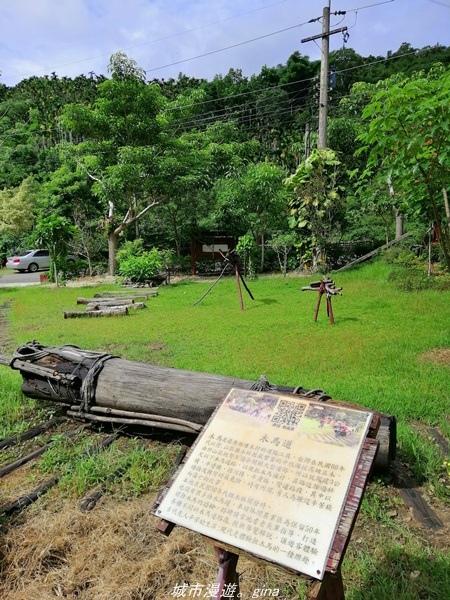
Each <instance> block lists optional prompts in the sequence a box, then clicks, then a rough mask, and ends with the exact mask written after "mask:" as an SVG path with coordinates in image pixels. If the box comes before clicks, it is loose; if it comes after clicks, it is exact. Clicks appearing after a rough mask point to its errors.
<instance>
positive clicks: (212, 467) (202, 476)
mask: <svg viewBox="0 0 450 600" xmlns="http://www.w3.org/2000/svg"><path fill="white" fill-rule="evenodd" d="M372 416H373V415H372V413H369V412H363V411H359V410H353V409H350V408H346V407H342V406H339V407H338V406H333V405H329V404H327V403H321V402H313V401H308V400H305V399H303V398H296V397H295V396H293V395H290V396H287V395H279V394H275V393H272V392H255V391H249V390H241V389H232V390H231V391H230V392H229V394H228V395H227V397H226V398H225V400H224V401H223V402H222V404H221V405H220V406H219V408H218V409H217V411H216V412H215V413H214V415H213V416H212V418H211V419H210V421H209V422H208V424H207V425H206V426H205V428H204V430H203V432H202V434H201V436H200V437H199V438H198V440H197V442H196V444H195V446H194V447H193V449H192V450H191V452H190V454H189V456H188V458H187V460H186V462H185V464H184V465H183V466H182V467H181V469H180V471H179V473H178V474H177V475H176V477H175V478H174V481H173V482H172V484H171V486H170V487H169V488H168V489H167V490H166V494H165V495H164V497H163V498H162V500H161V501H160V503H159V505H158V507H157V508H156V510H155V513H154V514H155V515H156V516H158V517H161V518H163V519H165V520H167V521H170V522H173V523H176V524H178V525H182V526H184V527H186V528H188V529H191V530H194V531H197V532H199V533H201V534H203V535H205V536H207V537H209V538H212V539H214V540H217V541H218V542H222V543H223V544H227V545H230V546H233V547H235V548H240V549H242V550H244V551H245V552H248V553H250V554H253V555H255V556H258V557H260V558H263V559H266V560H269V561H271V562H274V563H277V564H279V565H281V566H284V567H287V568H289V569H292V570H294V571H297V572H300V573H304V574H306V575H310V576H312V577H315V578H316V579H322V578H323V576H324V573H325V566H326V562H327V558H328V555H329V552H330V547H331V544H332V542H333V539H334V535H335V531H336V528H337V526H338V523H339V519H340V516H341V513H342V510H343V507H344V503H345V499H346V496H347V493H348V490H349V486H350V483H351V480H352V477H353V474H354V470H355V468H356V465H357V463H358V459H359V456H360V453H361V449H362V445H363V442H364V439H365V437H366V433H367V430H368V428H369V425H370V422H371V419H372Z"/></svg>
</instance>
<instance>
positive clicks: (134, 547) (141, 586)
mask: <svg viewBox="0 0 450 600" xmlns="http://www.w3.org/2000/svg"><path fill="white" fill-rule="evenodd" d="M152 502H153V497H150V496H147V497H141V498H139V499H136V500H133V501H131V502H126V503H122V504H118V503H117V502H114V501H111V500H108V499H106V500H105V501H104V502H103V503H102V504H101V505H100V506H98V507H97V508H96V509H95V510H94V511H92V512H91V513H82V512H81V511H80V510H79V509H78V507H75V506H73V505H70V506H69V505H67V504H66V505H65V507H63V509H62V510H60V512H57V513H54V512H52V511H51V510H50V509H45V510H41V511H39V512H36V513H35V514H32V512H28V514H27V519H26V520H25V521H24V522H22V523H19V522H18V523H16V524H15V525H14V526H11V527H10V528H9V529H7V531H6V532H5V533H4V534H3V538H4V539H3V543H2V546H3V547H4V556H3V573H2V579H1V581H0V596H1V598H2V599H3V600H30V598H36V599H39V600H47V599H50V598H52V599H53V598H55V597H56V598H57V597H61V598H67V599H75V598H76V599H77V600H93V599H95V600H150V599H152V600H163V599H164V600H167V598H168V597H170V596H171V593H172V591H173V588H174V586H175V584H182V583H188V584H189V585H194V584H196V583H199V584H201V585H204V586H205V588H204V589H206V586H208V585H210V584H212V583H214V581H215V578H216V574H217V561H216V558H215V555H214V552H213V549H212V547H211V546H210V545H209V544H207V543H206V542H205V541H204V540H203V539H202V538H201V536H199V535H196V534H194V533H192V532H189V531H186V530H184V529H182V528H180V527H177V528H175V530H174V532H173V533H172V534H171V536H170V537H169V538H165V537H164V536H163V535H161V534H159V533H157V532H156V531H155V526H156V523H157V519H156V518H155V517H153V516H152V515H151V514H150V512H149V510H150V507H151V505H152ZM238 570H239V571H240V573H241V574H242V575H241V590H242V592H243V597H251V595H252V593H253V590H254V589H255V588H258V587H259V588H262V587H267V584H268V582H269V581H273V582H275V581H276V582H277V586H279V585H281V584H283V585H286V586H287V587H289V586H290V584H291V583H292V580H293V577H291V576H289V575H288V574H284V573H280V571H279V570H277V569H275V568H272V567H268V566H264V565H259V564H257V563H256V562H253V561H250V560H246V559H245V558H241V559H240V560H239V565H238ZM280 581H281V584H280ZM291 591H292V593H293V592H294V590H293V588H291ZM283 597H284V598H287V597H288V596H286V595H284V596H283ZM291 597H297V596H296V595H294V593H293V595H292V596H291Z"/></svg>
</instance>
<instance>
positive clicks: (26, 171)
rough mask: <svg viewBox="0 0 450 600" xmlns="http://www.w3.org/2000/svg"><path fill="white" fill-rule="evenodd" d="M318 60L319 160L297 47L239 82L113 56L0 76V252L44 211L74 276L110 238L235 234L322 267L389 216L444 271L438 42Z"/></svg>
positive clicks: (392, 231) (256, 254)
mask: <svg viewBox="0 0 450 600" xmlns="http://www.w3.org/2000/svg"><path fill="white" fill-rule="evenodd" d="M330 65H333V67H334V69H335V71H336V78H335V82H333V86H334V90H333V92H332V94H331V100H330V110H329V127H328V146H329V148H328V149H327V150H326V151H325V154H322V155H321V154H320V153H318V152H317V151H314V145H315V139H316V128H317V116H318V107H317V99H316V95H317V94H316V92H317V89H316V88H317V75H318V72H319V68H320V65H319V63H318V62H317V61H310V60H309V58H308V57H306V56H302V55H301V54H300V53H299V52H295V53H294V54H292V56H290V57H289V58H288V60H287V61H286V64H283V65H277V66H276V67H267V66H264V67H263V68H262V69H261V72H260V73H259V74H257V75H254V76H252V77H250V78H248V77H245V76H244V75H243V74H242V72H241V71H240V70H239V69H230V71H229V72H228V73H227V74H226V75H224V76H223V75H217V76H216V77H214V78H213V80H212V81H206V80H199V79H195V78H188V77H186V76H184V75H183V74H180V75H179V77H178V78H177V79H169V80H162V81H159V80H153V81H151V82H147V81H146V77H145V72H144V71H143V69H142V68H140V67H139V66H138V65H137V64H136V63H135V61H133V60H132V59H131V58H129V57H127V56H126V55H125V54H123V53H121V52H118V53H116V54H114V55H112V57H111V60H110V65H109V77H104V76H101V77H96V76H92V77H90V78H86V77H84V76H79V77H76V78H74V79H70V78H67V77H63V78H59V77H58V76H57V75H56V74H55V73H53V74H52V75H51V76H45V77H32V78H29V79H26V80H24V81H22V82H20V83H19V84H17V85H16V86H14V87H11V88H8V87H6V86H2V87H1V89H0V253H1V254H2V255H3V256H5V255H7V254H10V253H11V252H12V251H13V250H18V249H21V248H24V247H25V246H29V245H30V244H31V243H32V242H33V240H35V239H37V234H38V233H39V232H42V230H43V227H44V228H45V224H46V223H48V222H49V221H48V220H49V219H55V218H61V219H65V220H66V221H65V222H67V223H68V224H69V225H70V226H71V228H69V229H67V234H66V235H65V236H63V238H64V240H65V241H66V242H67V244H68V246H69V248H68V249H70V250H71V251H73V252H75V253H76V254H78V255H79V256H81V257H83V258H84V259H85V260H86V262H87V266H88V271H89V272H93V271H94V266H95V265H96V263H99V262H101V261H103V262H104V264H105V269H106V261H107V259H108V262H109V272H110V273H113V272H115V270H116V264H117V261H116V256H117V251H118V249H119V248H120V246H121V245H122V244H123V242H125V241H127V240H134V239H141V240H142V241H143V245H144V248H145V250H147V251H148V250H150V249H151V248H153V247H156V248H158V249H159V250H170V251H173V252H174V253H175V255H176V256H178V257H180V259H181V257H183V256H187V255H188V254H189V248H190V245H191V242H192V240H195V239H198V240H201V239H203V238H204V237H205V236H211V235H212V234H216V235H218V236H219V235H227V236H233V237H235V239H236V240H238V239H239V238H241V239H247V240H248V243H250V241H251V240H253V242H254V244H253V250H252V252H251V256H252V261H253V267H254V268H256V269H258V270H264V269H267V268H276V267H277V265H278V264H279V265H280V268H281V270H283V271H285V270H286V268H287V266H288V264H289V266H290V267H295V266H297V267H298V266H302V265H308V266H311V267H313V268H325V267H327V266H330V264H331V265H332V264H333V260H334V258H333V257H336V255H337V254H339V251H338V250H337V249H338V248H339V245H340V244H342V243H344V242H345V244H347V247H348V244H353V247H354V248H356V247H357V246H361V247H362V246H365V247H373V246H376V245H377V244H381V243H383V242H384V241H386V239H387V240H388V241H389V240H391V239H392V238H393V237H394V235H395V236H398V235H400V234H401V232H402V231H403V228H405V227H406V228H407V229H408V230H409V231H412V232H413V233H414V234H415V244H416V246H420V245H421V244H422V245H423V244H424V242H426V241H427V240H428V239H429V237H430V236H429V235H428V232H429V230H430V227H432V229H433V241H436V242H438V243H439V244H440V248H441V256H442V258H443V262H444V265H446V267H447V269H450V233H449V222H450V209H449V203H448V196H447V189H448V185H449V183H450V181H449V180H450V153H449V151H448V149H447V144H446V143H445V140H446V139H447V136H448V132H449V129H450V120H449V119H450V116H449V113H448V102H447V101H446V98H448V94H449V92H450V87H449V86H450V70H449V65H450V48H446V47H444V46H439V45H438V46H434V47H427V48H423V49H415V48H412V47H411V46H410V45H409V44H402V46H401V47H400V48H399V49H398V51H396V52H394V53H391V54H390V55H389V56H388V57H374V56H369V57H362V56H360V55H358V54H357V53H356V52H354V51H353V50H351V49H347V48H345V49H342V50H339V51H337V52H332V53H331V55H330ZM286 183H287V185H285V184H286ZM246 236H250V237H246ZM286 236H287V237H286ZM292 236H293V237H292ZM283 240H284V241H283ZM247 245H248V244H247ZM288 254H289V255H290V258H289V263H288ZM249 256H250V254H249ZM294 256H295V257H294ZM172 262H173V261H172Z"/></svg>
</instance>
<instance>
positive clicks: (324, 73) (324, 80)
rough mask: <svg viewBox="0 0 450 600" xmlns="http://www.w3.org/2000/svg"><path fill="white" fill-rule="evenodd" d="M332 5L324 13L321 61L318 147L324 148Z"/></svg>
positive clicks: (325, 143) (325, 141) (325, 144)
mask: <svg viewBox="0 0 450 600" xmlns="http://www.w3.org/2000/svg"><path fill="white" fill-rule="evenodd" d="M329 35H330V7H329V6H324V9H323V14H322V58H321V61H320V95H319V138H318V140H317V147H318V148H319V150H324V149H325V148H326V147H327V117H328V87H329V83H328V81H329V79H328V63H329V60H328V59H329V54H330V38H329Z"/></svg>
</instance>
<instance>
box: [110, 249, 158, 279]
mask: <svg viewBox="0 0 450 600" xmlns="http://www.w3.org/2000/svg"><path fill="white" fill-rule="evenodd" d="M162 265H163V260H162V257H161V253H160V252H159V250H158V249H157V248H152V249H151V250H150V251H149V252H142V253H141V254H139V255H138V256H133V255H129V256H128V257H127V258H123V257H121V259H120V262H119V274H120V275H122V276H123V277H125V278H126V279H128V280H129V281H131V282H133V283H145V282H146V281H148V280H149V279H151V278H152V277H155V275H157V274H158V273H159V272H160V271H161V268H162Z"/></svg>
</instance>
